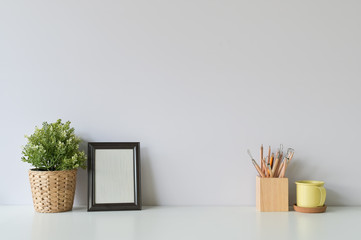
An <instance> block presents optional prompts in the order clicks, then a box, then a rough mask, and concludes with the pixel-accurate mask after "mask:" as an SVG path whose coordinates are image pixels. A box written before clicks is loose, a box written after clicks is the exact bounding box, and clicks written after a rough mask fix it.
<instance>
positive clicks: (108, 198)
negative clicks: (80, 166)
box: [88, 142, 142, 211]
mask: <svg viewBox="0 0 361 240" xmlns="http://www.w3.org/2000/svg"><path fill="white" fill-rule="evenodd" d="M139 152H140V149H139V143H138V142H90V143H88V211H113V210H140V209H141V207H142V206H141V193H140V154H139Z"/></svg>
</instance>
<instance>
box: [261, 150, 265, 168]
mask: <svg viewBox="0 0 361 240" xmlns="http://www.w3.org/2000/svg"><path fill="white" fill-rule="evenodd" d="M262 160H263V144H262V145H261V170H262V171H264V168H263V163H262Z"/></svg>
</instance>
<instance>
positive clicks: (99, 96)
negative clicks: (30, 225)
mask: <svg viewBox="0 0 361 240" xmlns="http://www.w3.org/2000/svg"><path fill="white" fill-rule="evenodd" d="M360 11H361V3H360V1H351V0H346V1H326V0H324V1H314V0H312V1H311V0H309V1H288V0H287V1H286V0H285V1H275V0H273V1H269V0H263V1H236V0H234V1H225V0H219V1H205V0H193V1H166V0H163V1H146V0H142V1H134V0H130V1H109V0H108V1H105V0H93V1H73V0H71V1H35V0H33V1H15V0H8V1H5V0H3V1H1V2H0V79H1V88H0V104H1V118H0V121H1V122H0V126H1V137H0V148H1V149H0V152H1V157H0V163H1V167H2V171H1V174H0V189H1V191H0V204H31V193H30V187H29V183H28V178H27V177H28V176H27V169H29V168H30V166H28V165H27V164H25V163H23V162H21V161H20V157H21V145H23V144H25V139H24V134H31V133H32V132H33V130H34V126H35V125H38V126H40V125H41V123H42V122H43V121H50V122H52V121H55V120H56V119H57V118H62V119H63V120H70V121H72V124H73V126H74V127H75V129H76V133H77V134H78V135H79V136H80V137H82V138H83V139H84V141H85V142H88V141H140V142H141V154H142V188H143V202H144V204H146V205H152V204H156V205H255V175H256V172H255V170H254V168H253V166H252V164H251V161H250V160H249V158H248V156H247V154H246V149H247V148H250V149H251V150H252V151H253V153H254V155H257V154H258V148H259V145H260V144H261V143H263V144H265V145H267V144H271V145H272V146H273V147H275V148H276V147H277V146H278V144H280V143H283V144H284V145H285V146H286V147H289V146H291V147H293V148H294V149H295V150H296V154H295V159H294V161H293V163H292V165H290V167H289V171H288V176H289V178H290V190H291V192H290V194H291V203H292V202H294V201H295V196H294V194H295V190H294V183H293V182H294V181H295V180H300V179H314V180H324V181H325V182H326V185H325V186H326V188H327V191H328V197H327V200H326V204H329V205H336V204H337V205H360V204H361V191H360V184H359V174H360V171H359V169H360V159H359V151H358V150H359V148H360V146H361V145H360V144H361V143H360V136H361V127H360V122H361V114H360V107H361V96H360V89H361V83H360V79H361V68H360V66H361V44H360V43H361V30H360V29H361V28H360V27H361V26H360V22H361V15H360ZM256 153H257V154H256ZM86 181H87V180H86V172H85V171H81V172H79V175H78V186H77V194H76V195H77V196H76V204H85V203H86V184H87V183H86Z"/></svg>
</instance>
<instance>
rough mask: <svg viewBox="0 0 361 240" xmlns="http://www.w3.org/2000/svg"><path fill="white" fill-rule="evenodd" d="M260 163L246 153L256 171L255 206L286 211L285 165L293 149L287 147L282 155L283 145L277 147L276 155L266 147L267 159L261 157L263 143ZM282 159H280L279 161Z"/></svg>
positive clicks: (265, 209) (288, 161)
mask: <svg viewBox="0 0 361 240" xmlns="http://www.w3.org/2000/svg"><path fill="white" fill-rule="evenodd" d="M260 153H261V154H260V155H261V157H260V165H258V164H257V162H256V160H255V159H254V158H253V157H252V155H251V152H250V151H249V150H248V154H249V156H250V157H251V159H252V163H253V165H254V167H255V168H256V171H257V172H258V174H259V175H258V176H257V177H256V207H257V210H258V211H261V212H283V211H288V207H289V202H288V178H286V177H285V174H286V170H287V167H288V165H289V163H290V161H291V160H292V158H293V154H294V150H293V149H292V148H289V149H288V150H287V152H286V154H285V155H283V146H282V145H281V147H280V148H279V149H278V151H277V152H276V155H275V154H274V153H271V147H269V148H268V154H267V159H266V158H265V157H263V145H262V146H261V152H260ZM281 159H282V161H281Z"/></svg>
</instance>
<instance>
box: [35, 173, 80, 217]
mask: <svg viewBox="0 0 361 240" xmlns="http://www.w3.org/2000/svg"><path fill="white" fill-rule="evenodd" d="M76 173H77V169H73V170H66V171H36V170H29V180H30V186H31V192H32V195H33V203H34V208H35V211H37V212H42V213H56V212H65V211H71V210H72V208H73V202H74V193H75V184H76Z"/></svg>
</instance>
